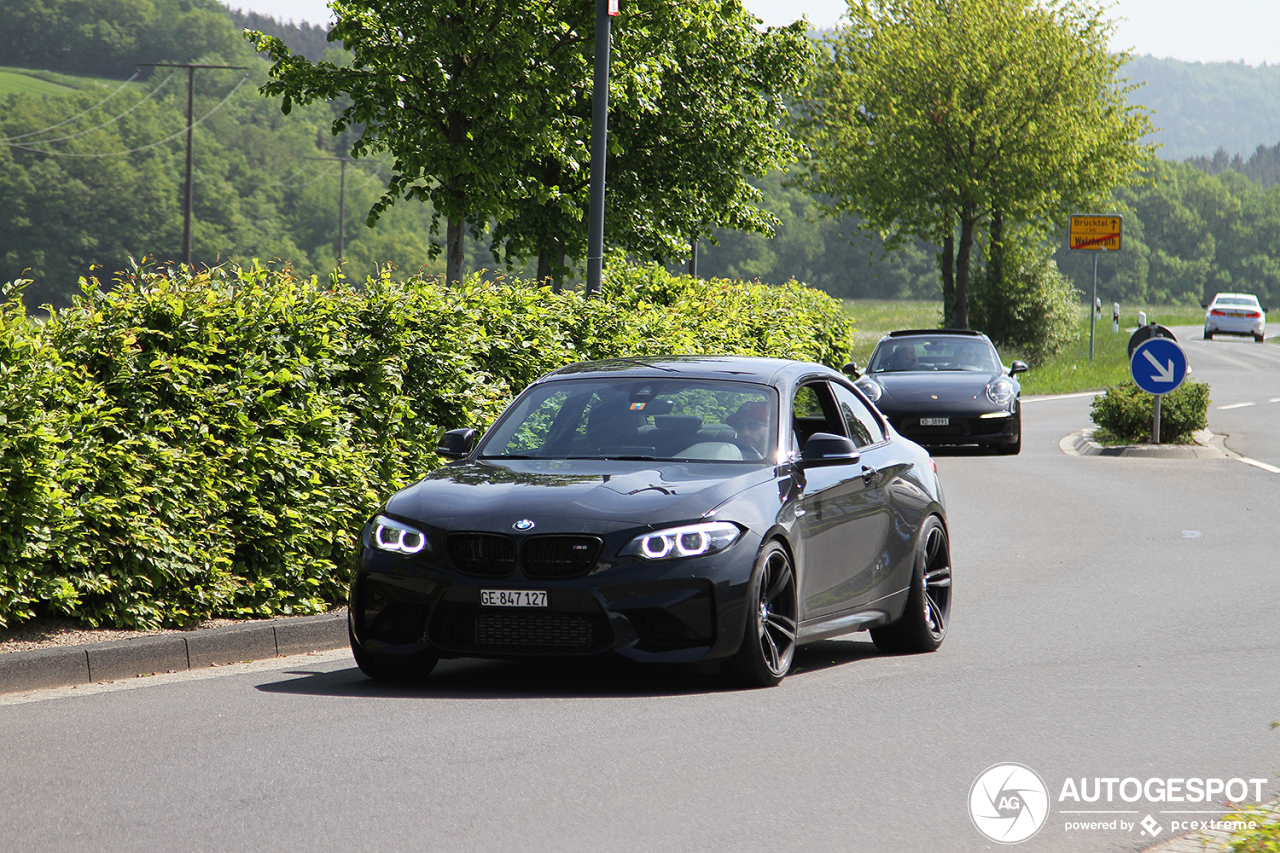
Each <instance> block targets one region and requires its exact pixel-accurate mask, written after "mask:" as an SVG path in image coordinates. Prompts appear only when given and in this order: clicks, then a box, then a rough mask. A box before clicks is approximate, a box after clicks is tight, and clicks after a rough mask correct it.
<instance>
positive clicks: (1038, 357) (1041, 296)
mask: <svg viewBox="0 0 1280 853" xmlns="http://www.w3.org/2000/svg"><path fill="white" fill-rule="evenodd" d="M1079 315H1080V294H1079V292H1078V291H1077V290H1076V288H1075V286H1074V285H1073V284H1072V283H1071V282H1070V280H1068V279H1067V277H1066V276H1064V275H1063V274H1062V273H1061V272H1059V271H1058V265H1057V263H1055V262H1054V260H1053V249H1052V248H1048V247H1045V248H1038V247H1030V246H1024V245H1022V243H1020V242H1016V241H1012V240H1011V241H1010V242H1009V243H1008V245H1007V247H1006V249H1005V270H1004V286H1003V287H997V286H996V285H995V284H994V283H993V282H992V281H991V280H990V277H989V276H988V274H987V270H986V268H985V267H979V268H978V269H977V270H976V271H975V274H974V276H973V281H972V283H971V287H970V303H969V327H970V328H973V329H978V330H980V331H982V332H985V333H986V334H987V336H988V337H989V338H991V340H992V341H994V342H995V343H996V345H997V346H998V347H1000V348H1001V349H1004V348H1008V349H1012V350H1017V351H1019V352H1021V353H1025V354H1026V356H1027V359H1028V361H1030V362H1031V363H1032V364H1033V365H1034V364H1041V363H1043V362H1045V361H1046V360H1048V359H1049V358H1052V357H1053V356H1054V355H1057V354H1058V353H1059V352H1061V351H1062V349H1063V348H1064V347H1065V346H1066V345H1067V344H1068V343H1070V342H1071V340H1072V338H1073V337H1074V335H1075V334H1076V325H1077V318H1078V317H1079Z"/></svg>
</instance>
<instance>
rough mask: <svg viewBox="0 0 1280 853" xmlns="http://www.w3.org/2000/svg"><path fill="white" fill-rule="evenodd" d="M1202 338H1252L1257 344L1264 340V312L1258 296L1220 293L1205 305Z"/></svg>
mask: <svg viewBox="0 0 1280 853" xmlns="http://www.w3.org/2000/svg"><path fill="white" fill-rule="evenodd" d="M1201 305H1203V306H1204V308H1205V312H1204V339H1205V340H1206V341H1211V340H1213V336H1214V335H1241V336H1247V335H1252V336H1253V339H1254V340H1255V341H1257V342H1258V343H1262V342H1263V341H1264V340H1265V339H1266V334H1267V312H1266V311H1264V310H1263V309H1262V305H1261V304H1260V303H1259V302H1258V297H1256V296H1254V295H1252V294H1249V293H1219V294H1218V295H1217V296H1215V297H1213V301H1212V302H1210V303H1209V304H1208V305H1204V303H1201Z"/></svg>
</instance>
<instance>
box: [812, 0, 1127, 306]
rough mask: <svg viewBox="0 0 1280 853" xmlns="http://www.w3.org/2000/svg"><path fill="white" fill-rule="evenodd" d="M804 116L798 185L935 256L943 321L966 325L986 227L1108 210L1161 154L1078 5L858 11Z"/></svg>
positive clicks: (883, 5) (1054, 221)
mask: <svg viewBox="0 0 1280 853" xmlns="http://www.w3.org/2000/svg"><path fill="white" fill-rule="evenodd" d="M848 19H849V24H848V25H847V26H845V27H842V28H840V29H838V30H837V31H836V32H835V34H834V35H833V36H832V37H831V38H830V39H829V40H828V41H827V43H826V52H825V55H824V56H823V57H822V58H821V59H820V60H819V64H818V70H817V72H816V74H815V78H814V82H813V83H812V85H811V86H810V88H809V89H808V91H807V93H806V96H805V98H804V99H803V100H802V102H801V103H800V104H799V105H798V110H797V122H796V124H797V128H798V130H799V132H800V134H801V135H802V137H803V138H804V139H805V140H806V141H807V142H808V144H809V147H810V150H811V156H810V157H809V158H808V159H807V161H806V162H805V169H804V171H803V173H802V178H801V180H802V182H803V184H804V185H805V186H807V187H808V188H809V189H810V190H812V191H814V192H815V193H821V194H824V195H825V196H827V197H829V201H828V202H827V203H826V204H825V208H826V212H827V213H830V214H840V213H854V214H857V215H859V216H861V217H863V219H864V220H865V222H866V224H867V226H868V227H869V228H872V229H874V230H877V231H879V232H880V233H881V234H882V235H884V236H885V237H887V238H888V240H889V245H891V246H892V245H894V244H896V243H898V242H900V241H903V240H905V239H907V238H909V237H913V236H914V237H919V238H921V239H925V240H929V241H931V242H934V243H935V244H939V245H941V246H942V252H941V257H940V265H941V271H942V284H943V302H944V311H945V322H946V323H947V324H948V325H955V326H959V327H966V326H967V325H968V319H969V318H968V300H969V294H968V290H969V277H970V265H971V261H972V257H973V253H974V249H975V242H976V240H977V239H978V233H979V228H980V227H981V226H982V225H983V224H987V225H994V226H995V227H994V229H993V233H992V234H991V237H990V242H991V243H992V244H993V245H992V246H991V247H990V249H991V251H992V253H993V254H995V255H996V256H997V257H996V263H995V268H996V271H997V273H998V271H999V269H1000V267H1001V264H1000V260H999V255H1000V253H1001V251H1002V245H1001V244H1002V242H1003V236H1002V235H1003V231H1004V230H1006V226H1012V225H1015V224H1022V225H1025V226H1029V227H1028V228H1024V229H1023V231H1024V232H1025V233H1027V234H1028V235H1034V233H1035V232H1036V231H1037V230H1038V231H1040V232H1041V233H1043V232H1046V231H1048V229H1049V228H1051V227H1053V226H1061V225H1062V224H1063V223H1064V221H1065V218H1066V216H1067V215H1068V214H1069V213H1071V212H1074V211H1078V210H1087V209H1089V208H1091V207H1092V206H1094V205H1096V204H1101V203H1103V202H1104V201H1105V200H1106V199H1107V198H1108V197H1109V194H1110V192H1111V190H1112V189H1113V188H1114V187H1116V186H1117V185H1118V184H1121V183H1125V182H1132V181H1134V180H1136V173H1137V169H1138V167H1139V166H1140V165H1141V164H1142V163H1143V162H1144V161H1145V160H1147V159H1148V158H1150V157H1151V155H1152V147H1151V146H1149V145H1145V144H1141V143H1140V142H1139V140H1140V139H1141V137H1142V136H1143V135H1144V134H1146V133H1147V132H1149V131H1150V130H1151V122H1150V119H1149V118H1148V116H1147V113H1146V111H1145V110H1144V109H1143V108H1140V107H1133V106H1130V105H1129V104H1128V103H1127V100H1126V95H1127V94H1128V92H1130V91H1131V90H1132V89H1133V88H1134V87H1133V86H1131V85H1128V84H1127V83H1126V82H1124V81H1122V80H1120V79H1118V78H1117V72H1118V71H1119V69H1120V68H1121V67H1123V65H1124V64H1125V62H1127V61H1128V58H1129V57H1128V55H1127V54H1124V53H1119V54H1112V53H1110V52H1109V50H1108V46H1107V43H1108V36H1109V34H1110V32H1111V30H1112V28H1113V25H1112V24H1111V23H1109V22H1107V21H1105V20H1104V18H1103V12H1102V11H1101V10H1099V9H1094V8H1093V7H1091V6H1089V5H1088V4H1087V3H1085V2H1082V0H1047V2H1037V0H850V5H849V11H848Z"/></svg>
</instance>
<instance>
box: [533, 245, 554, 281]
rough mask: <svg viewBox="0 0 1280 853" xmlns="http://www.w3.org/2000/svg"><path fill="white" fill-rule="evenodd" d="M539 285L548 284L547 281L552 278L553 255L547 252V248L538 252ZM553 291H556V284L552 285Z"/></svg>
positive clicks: (544, 247)
mask: <svg viewBox="0 0 1280 853" xmlns="http://www.w3.org/2000/svg"><path fill="white" fill-rule="evenodd" d="M537 275H538V284H546V283H547V279H549V278H551V255H550V254H549V253H548V252H547V247H546V246H543V247H542V250H541V251H539V252H538V273H537ZM551 289H552V291H554V290H555V283H554V282H552V284H551Z"/></svg>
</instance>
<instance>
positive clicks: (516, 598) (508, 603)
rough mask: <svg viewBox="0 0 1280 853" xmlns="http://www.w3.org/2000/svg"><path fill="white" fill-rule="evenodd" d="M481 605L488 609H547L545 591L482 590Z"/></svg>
mask: <svg viewBox="0 0 1280 853" xmlns="http://www.w3.org/2000/svg"><path fill="white" fill-rule="evenodd" d="M480 603H481V604H483V605H485V606H486V607H546V606H547V593H546V591H545V590H532V589H482V590H480Z"/></svg>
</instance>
